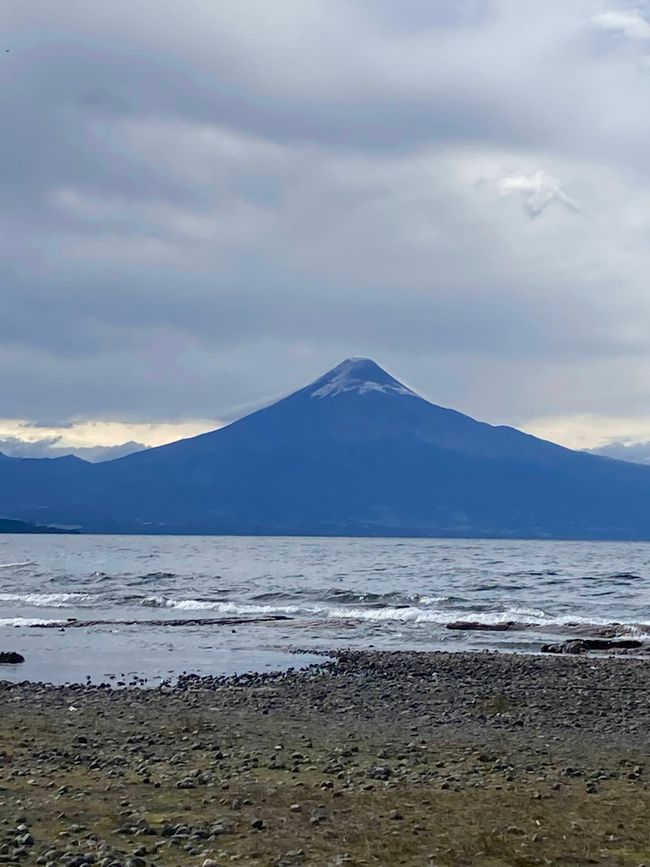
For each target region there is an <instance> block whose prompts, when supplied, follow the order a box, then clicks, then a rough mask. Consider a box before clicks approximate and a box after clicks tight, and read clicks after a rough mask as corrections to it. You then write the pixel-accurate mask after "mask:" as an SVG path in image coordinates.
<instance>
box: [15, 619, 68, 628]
mask: <svg viewBox="0 0 650 867" xmlns="http://www.w3.org/2000/svg"><path fill="white" fill-rule="evenodd" d="M51 623H56V624H60V625H61V626H65V624H66V621H65V620H48V619H46V618H43V617H40V618H35V617H0V627H2V626H44V625H47V624H51Z"/></svg>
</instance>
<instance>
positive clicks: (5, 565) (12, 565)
mask: <svg viewBox="0 0 650 867" xmlns="http://www.w3.org/2000/svg"><path fill="white" fill-rule="evenodd" d="M35 565H36V564H35V563H34V561H33V560H24V561H22V562H20V563H0V569H20V567H21V566H35Z"/></svg>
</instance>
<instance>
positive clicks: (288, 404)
mask: <svg viewBox="0 0 650 867" xmlns="http://www.w3.org/2000/svg"><path fill="white" fill-rule="evenodd" d="M0 514H2V515H5V516H7V517H11V518H19V519H22V520H29V521H36V522H38V523H40V524H43V523H51V524H54V523H55V524H59V525H70V524H76V525H78V526H80V527H81V528H82V529H84V530H86V531H89V532H92V531H97V532H144V533H176V532H178V533H233V534H240V533H255V534H314V535H397V536H410V535H422V536H476V537H482V536H494V537H533V538H549V537H550V538H578V539H579V538H586V539H650V467H644V466H638V465H634V464H630V463H624V462H621V461H616V460H610V459H607V458H603V457H596V456H594V455H590V454H587V453H584V452H575V451H572V450H570V449H566V448H562V447H561V446H557V445H554V444H553V443H549V442H546V441H544V440H540V439H537V438H536V437H532V436H529V435H528V434H524V433H522V432H520V431H517V430H515V429H513V428H510V427H495V426H492V425H489V424H484V423H482V422H478V421H475V420H474V419H472V418H469V417H468V416H466V415H463V414H462V413H459V412H455V411H454V410H451V409H444V408H442V407H439V406H436V405H434V404H432V403H430V402H429V401H427V400H424V399H423V398H422V397H420V396H419V395H417V394H416V393H415V392H413V391H411V389H409V388H407V387H406V386H405V385H403V384H402V383H401V382H399V381H398V380H396V379H395V378H394V377H392V376H391V375H390V374H388V373H387V372H386V371H385V370H383V369H382V368H381V367H379V366H378V365H377V364H375V362H373V361H371V360H370V359H365V358H351V359H348V360H346V361H344V362H343V363H342V364H340V365H338V366H337V367H335V368H334V369H333V370H330V371H329V372H328V373H326V374H325V375H324V376H322V377H320V379H317V380H316V381H315V382H313V383H311V384H310V385H308V386H306V387H305V388H303V389H301V390H300V391H297V392H295V393H294V394H291V395H289V396H288V397H285V398H283V399H282V400H279V401H278V402H277V403H274V404H272V405H271V406H267V407H265V408H264V409H261V410H258V411H257V412H254V413H252V414H250V415H248V416H245V417H244V418H241V419H239V420H238V421H236V422H233V423H232V424H230V425H228V426H227V427H224V428H221V429H220V430H217V431H213V432H211V433H207V434H202V435H201V436H197V437H193V438H191V439H186V440H180V441H178V442H175V443H171V444H169V445H165V446H161V447H159V448H154V449H147V450H146V451H141V452H136V453H134V454H130V455H127V456H126V457H123V458H120V459H118V460H113V461H109V462H106V463H102V464H89V463H86V462H84V461H81V460H79V459H76V458H58V459H54V460H52V459H49V460H48V459H40V460H38V459H15V458H6V457H5V458H4V459H3V460H1V461H0Z"/></svg>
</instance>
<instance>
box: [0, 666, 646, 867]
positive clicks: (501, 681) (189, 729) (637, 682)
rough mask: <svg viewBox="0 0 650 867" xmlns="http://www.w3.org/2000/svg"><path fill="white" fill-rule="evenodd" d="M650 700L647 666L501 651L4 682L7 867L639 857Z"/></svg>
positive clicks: (3, 845) (2, 853)
mask: <svg viewBox="0 0 650 867" xmlns="http://www.w3.org/2000/svg"><path fill="white" fill-rule="evenodd" d="M299 663H300V657H297V664H299ZM0 677H1V675H0ZM648 695H650V664H648V662H646V661H642V660H639V659H633V658H611V657H608V658H594V657H579V658H575V657H564V656H560V657H556V656H549V657H543V656H526V655H516V654H507V653H498V654H495V653H487V652H484V653H408V652H393V653H389V652H386V653H384V652H373V651H367V652H343V653H338V654H337V655H336V658H335V659H334V661H332V662H328V663H325V664H324V665H322V666H315V667H311V668H308V669H306V670H303V671H294V672H289V673H285V674H283V675H272V676H271V675H246V676H242V677H239V678H202V679H201V678H196V677H192V676H188V677H184V678H181V679H180V680H179V682H178V685H177V686H175V687H174V688H164V689H152V690H122V691H118V690H112V689H100V688H83V687H77V688H69V687H68V688H65V687H58V688H57V687H48V686H42V685H36V684H8V683H6V682H2V683H0V719H2V723H3V739H2V743H1V745H0V863H9V864H23V863H33V862H34V860H35V859H38V858H42V859H43V860H40V861H39V862H38V863H45V864H57V863H66V862H67V863H75V864H79V865H81V864H90V863H98V864H100V865H107V867H108V865H110V864H114V865H118V864H119V865H124V867H127V865H129V867H143V865H154V864H157V865H178V864H180V863H182V864H197V865H204V864H205V865H206V867H211V865H212V867H214V865H224V864H229V863H233V862H239V863H244V864H250V865H260V867H261V865H267V867H268V865H276V867H290V865H293V864H312V865H344V864H350V865H356V864H359V865H360V864H378V865H386V867H389V865H390V867H393V865H397V864H406V865H436V864H438V865H458V864H485V865H488V864H489V865H506V864H507V865H529V864H558V865H559V864H566V865H568V864H585V863H599V864H612V865H613V864H618V865H620V864H626V865H627V864H629V865H639V864H642V863H644V862H648V860H649V859H650V839H649V838H648V835H647V816H648V814H649V813H650V792H649V790H648V780H649V778H650V766H648V752H649V748H648V742H647V731H648V729H649V728H650V706H649V703H648ZM75 859H76V860H75Z"/></svg>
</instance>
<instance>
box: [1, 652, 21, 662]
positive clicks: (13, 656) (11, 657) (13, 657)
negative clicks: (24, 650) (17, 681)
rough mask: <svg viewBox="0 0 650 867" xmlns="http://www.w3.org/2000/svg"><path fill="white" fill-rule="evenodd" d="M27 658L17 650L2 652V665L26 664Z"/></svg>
mask: <svg viewBox="0 0 650 867" xmlns="http://www.w3.org/2000/svg"><path fill="white" fill-rule="evenodd" d="M24 661H25V657H24V656H22V655H21V654H20V653H16V651H15V650H5V651H2V650H0V663H1V664H4V665H17V664H18V663H19V662H24Z"/></svg>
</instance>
